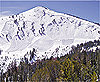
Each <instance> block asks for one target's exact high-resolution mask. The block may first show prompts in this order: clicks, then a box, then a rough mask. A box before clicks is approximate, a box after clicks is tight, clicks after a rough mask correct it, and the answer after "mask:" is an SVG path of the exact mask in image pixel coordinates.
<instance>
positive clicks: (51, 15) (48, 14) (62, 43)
mask: <svg viewBox="0 0 100 82" xmlns="http://www.w3.org/2000/svg"><path fill="white" fill-rule="evenodd" d="M99 38H100V26H99V25H97V24H94V23H92V22H89V21H86V20H83V19H80V18H78V17H75V16H70V15H67V14H63V13H57V12H54V11H51V10H49V9H47V8H44V7H35V8H33V9H31V10H28V11H26V12H23V13H20V14H17V15H13V16H8V17H2V18H0V50H2V52H1V55H0V66H1V67H0V69H4V70H6V68H7V66H8V65H9V63H11V61H12V60H15V59H16V60H18V61H20V58H23V57H24V55H25V54H26V53H27V52H29V51H30V50H32V49H33V48H35V49H36V50H37V52H36V53H37V54H36V55H37V57H35V60H36V59H37V58H40V59H41V58H44V57H46V56H48V57H51V56H54V57H56V55H54V54H52V53H53V52H54V51H55V49H56V48H59V51H60V52H59V57H60V56H61V55H64V54H65V53H68V52H69V51H70V50H71V46H72V45H76V44H80V43H85V42H87V41H93V40H95V39H99ZM4 63H5V64H4ZM18 63H19V62H18Z"/></svg>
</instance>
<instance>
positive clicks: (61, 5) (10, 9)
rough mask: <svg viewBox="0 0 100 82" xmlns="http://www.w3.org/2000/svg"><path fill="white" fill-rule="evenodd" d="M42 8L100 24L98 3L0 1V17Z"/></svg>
mask: <svg viewBox="0 0 100 82" xmlns="http://www.w3.org/2000/svg"><path fill="white" fill-rule="evenodd" d="M37 6H43V7H47V8H48V9H50V10H53V11H56V12H59V13H66V14H67V13H68V14H71V15H75V16H78V17H80V18H83V19H87V20H89V21H93V22H97V23H100V16H99V15H100V1H97V0H92V1H87V0H84V1H74V0H72V1H71V0H70V1H65V0H62V1H60V0H58V1H57V0H55V1H50V0H49V1H43V0H40V1H38V0H37V1H31V0H28V1H19V0H17V1H7V0H5V1H4V0H2V1H0V17H2V16H6V15H9V16H10V15H13V14H17V13H21V12H24V11H27V10H29V9H31V8H34V7H37Z"/></svg>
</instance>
